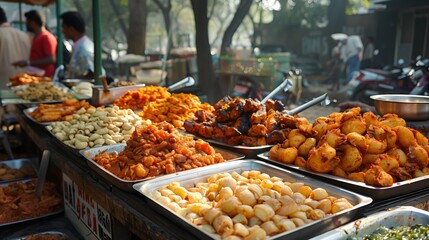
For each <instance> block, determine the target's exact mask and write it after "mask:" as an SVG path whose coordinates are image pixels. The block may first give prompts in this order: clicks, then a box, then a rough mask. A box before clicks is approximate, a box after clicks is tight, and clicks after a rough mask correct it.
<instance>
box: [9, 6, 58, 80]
mask: <svg viewBox="0 0 429 240" xmlns="http://www.w3.org/2000/svg"><path fill="white" fill-rule="evenodd" d="M25 20H26V21H25V24H26V26H27V30H28V31H29V32H31V33H33V34H34V38H33V41H32V43H31V49H30V58H29V59H24V60H20V61H17V62H14V63H13V65H14V66H17V67H27V66H33V67H37V68H41V69H43V70H44V75H45V76H48V77H52V76H53V75H54V72H55V62H56V49H57V39H56V38H55V36H54V35H52V33H50V32H49V31H48V30H47V29H46V27H45V24H46V18H45V15H44V14H43V13H42V12H41V11H36V10H31V11H29V12H26V13H25Z"/></svg>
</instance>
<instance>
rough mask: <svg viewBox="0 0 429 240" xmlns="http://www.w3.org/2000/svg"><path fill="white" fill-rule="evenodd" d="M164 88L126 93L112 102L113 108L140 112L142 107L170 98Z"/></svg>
mask: <svg viewBox="0 0 429 240" xmlns="http://www.w3.org/2000/svg"><path fill="white" fill-rule="evenodd" d="M170 95H171V94H170V93H169V92H168V89H167V88H166V87H159V86H147V87H143V88H140V89H138V90H132V91H128V92H127V93H125V94H124V95H122V96H121V97H120V98H118V99H116V100H115V101H114V102H113V106H118V107H119V108H120V109H131V110H141V109H143V107H144V106H145V105H146V104H148V103H150V102H154V101H157V100H164V99H166V98H168V97H170Z"/></svg>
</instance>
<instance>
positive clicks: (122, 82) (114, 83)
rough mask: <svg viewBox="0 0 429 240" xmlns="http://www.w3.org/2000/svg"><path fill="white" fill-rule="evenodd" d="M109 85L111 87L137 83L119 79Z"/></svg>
mask: <svg viewBox="0 0 429 240" xmlns="http://www.w3.org/2000/svg"><path fill="white" fill-rule="evenodd" d="M109 85H110V86H111V87H125V86H134V85H136V83H135V82H130V81H118V82H113V83H111V84H109Z"/></svg>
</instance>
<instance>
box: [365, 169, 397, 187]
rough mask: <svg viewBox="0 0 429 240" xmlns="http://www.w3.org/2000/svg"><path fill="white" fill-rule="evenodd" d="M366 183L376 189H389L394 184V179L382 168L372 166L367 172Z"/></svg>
mask: <svg viewBox="0 0 429 240" xmlns="http://www.w3.org/2000/svg"><path fill="white" fill-rule="evenodd" d="M365 183H366V184H369V185H372V186H376V187H388V186H392V184H393V177H392V176H391V175H390V174H388V173H387V172H386V171H384V170H383V168H381V167H380V166H377V165H372V166H371V167H370V168H369V169H368V170H367V171H366V172H365Z"/></svg>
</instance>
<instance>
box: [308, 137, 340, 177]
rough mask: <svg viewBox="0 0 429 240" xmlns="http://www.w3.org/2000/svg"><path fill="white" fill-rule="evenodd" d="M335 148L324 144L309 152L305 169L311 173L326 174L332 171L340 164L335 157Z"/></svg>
mask: <svg viewBox="0 0 429 240" xmlns="http://www.w3.org/2000/svg"><path fill="white" fill-rule="evenodd" d="M336 155H337V151H336V150H335V148H333V147H331V146H329V144H327V143H324V144H323V145H322V146H320V147H318V148H315V149H313V150H311V151H310V154H309V157H308V160H307V167H308V168H309V169H311V170H313V171H316V172H321V173H328V172H330V171H332V170H333V169H334V168H335V167H336V166H337V165H338V164H339V162H340V159H339V158H338V157H337V156H336Z"/></svg>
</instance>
